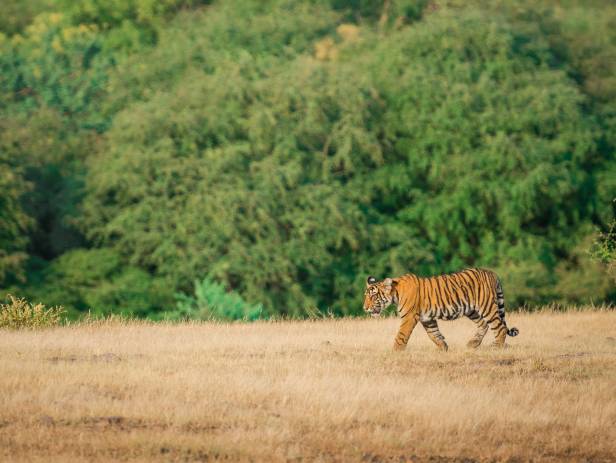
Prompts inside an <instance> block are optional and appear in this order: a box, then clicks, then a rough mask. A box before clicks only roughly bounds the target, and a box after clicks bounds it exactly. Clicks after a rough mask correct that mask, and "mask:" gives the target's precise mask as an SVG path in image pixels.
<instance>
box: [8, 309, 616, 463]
mask: <svg viewBox="0 0 616 463" xmlns="http://www.w3.org/2000/svg"><path fill="white" fill-rule="evenodd" d="M509 321H510V324H511V325H515V326H517V327H518V328H519V329H520V335H519V336H518V337H516V338H515V339H511V338H510V339H508V347H507V348H505V349H502V350H495V349H493V348H491V347H490V346H489V342H490V341H491V340H490V339H486V342H487V343H488V345H486V346H482V347H480V348H479V349H478V350H476V351H469V350H467V349H466V348H465V347H464V346H465V343H466V341H467V339H468V338H470V337H471V335H472V333H473V330H474V326H473V325H472V323H471V322H470V321H456V322H450V323H442V329H443V333H444V335H445V336H446V338H447V339H448V341H449V345H450V351H449V352H448V353H446V354H443V353H440V352H438V351H437V350H436V348H435V347H434V345H432V343H431V342H430V341H429V339H428V337H427V336H426V334H425V333H424V332H422V330H421V329H417V330H416V331H415V332H414V333H413V335H412V337H411V340H410V343H409V346H408V349H407V351H405V352H402V353H394V352H392V350H391V345H392V341H393V336H394V335H395V331H396V328H397V320H395V319H393V318H389V319H381V320H367V319H341V320H322V321H302V322H276V323H266V322H258V323H253V324H214V323H205V324H200V323H198V324H179V325H165V324H157V325H154V324H148V323H138V322H130V323H119V322H109V323H104V322H101V323H91V324H81V325H75V326H69V327H63V328H55V329H49V330H45V331H38V332H23V331H22V332H3V333H2V336H0V370H1V371H2V372H3V374H2V375H0V389H1V390H2V391H3V393H2V394H0V459H3V460H7V461H11V460H15V461H43V460H44V461H76V460H84V459H86V460H88V461H109V460H115V461H221V460H225V461H303V460H309V461H341V462H342V461H370V462H381V461H413V462H428V461H429V462H434V461H439V462H443V461H447V462H455V461H465V462H469V461H531V460H532V461H597V462H607V461H614V459H616V447H615V446H614V439H613V423H614V421H615V420H616V403H615V402H614V400H613V398H614V377H615V375H616V331H615V329H614V314H613V312H607V311H601V310H588V311H586V310H581V311H571V312H568V313H554V312H550V311H542V312H539V313H533V314H528V313H512V314H510V315H509Z"/></svg>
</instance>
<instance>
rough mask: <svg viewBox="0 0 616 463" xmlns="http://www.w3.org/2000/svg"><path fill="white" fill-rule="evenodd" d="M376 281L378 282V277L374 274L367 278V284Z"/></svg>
mask: <svg viewBox="0 0 616 463" xmlns="http://www.w3.org/2000/svg"><path fill="white" fill-rule="evenodd" d="M374 283H376V278H374V277H373V276H370V277H368V279H367V280H366V284H367V285H373V284H374Z"/></svg>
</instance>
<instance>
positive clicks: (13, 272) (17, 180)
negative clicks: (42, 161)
mask: <svg viewBox="0 0 616 463" xmlns="http://www.w3.org/2000/svg"><path fill="white" fill-rule="evenodd" d="M27 189H28V184H27V183H26V182H25V181H24V178H23V175H22V171H21V169H20V168H19V166H16V165H15V163H14V161H13V160H12V159H11V158H10V157H9V156H7V153H5V152H4V151H2V150H0V192H1V193H0V286H2V285H3V284H5V283H6V282H8V281H10V280H11V279H21V280H23V278H24V273H23V264H24V260H25V259H26V257H27V255H26V253H25V250H26V245H27V243H28V238H27V234H26V232H27V230H28V228H29V227H30V225H31V218H30V217H28V215H27V214H26V213H25V211H24V210H23V207H22V205H21V203H20V199H21V197H22V196H23V194H24V193H25V192H26V191H27Z"/></svg>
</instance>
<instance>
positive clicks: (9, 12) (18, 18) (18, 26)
mask: <svg viewBox="0 0 616 463" xmlns="http://www.w3.org/2000/svg"><path fill="white" fill-rule="evenodd" d="M54 1H55V0H27V1H24V0H2V14H1V15H0V33H4V34H6V35H13V34H16V33H19V32H21V31H22V30H23V29H24V28H25V27H26V26H27V25H28V24H30V23H31V22H32V20H33V19H34V17H36V16H37V15H38V14H39V13H42V12H43V11H47V10H51V9H52V8H53V6H54V5H53V4H54Z"/></svg>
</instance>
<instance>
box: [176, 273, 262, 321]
mask: <svg viewBox="0 0 616 463" xmlns="http://www.w3.org/2000/svg"><path fill="white" fill-rule="evenodd" d="M176 299H177V304H176V310H175V311H170V312H167V313H165V318H166V319H168V320H256V319H258V318H260V317H261V316H262V315H263V306H262V305H261V304H249V303H247V302H246V301H245V300H244V299H242V297H241V296H240V295H239V294H237V293H234V292H232V291H231V292H227V291H226V290H225V287H224V286H223V285H221V284H220V283H216V282H214V281H213V280H211V279H209V278H204V279H203V280H201V281H198V280H195V282H194V296H190V295H186V294H183V293H178V294H176Z"/></svg>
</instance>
